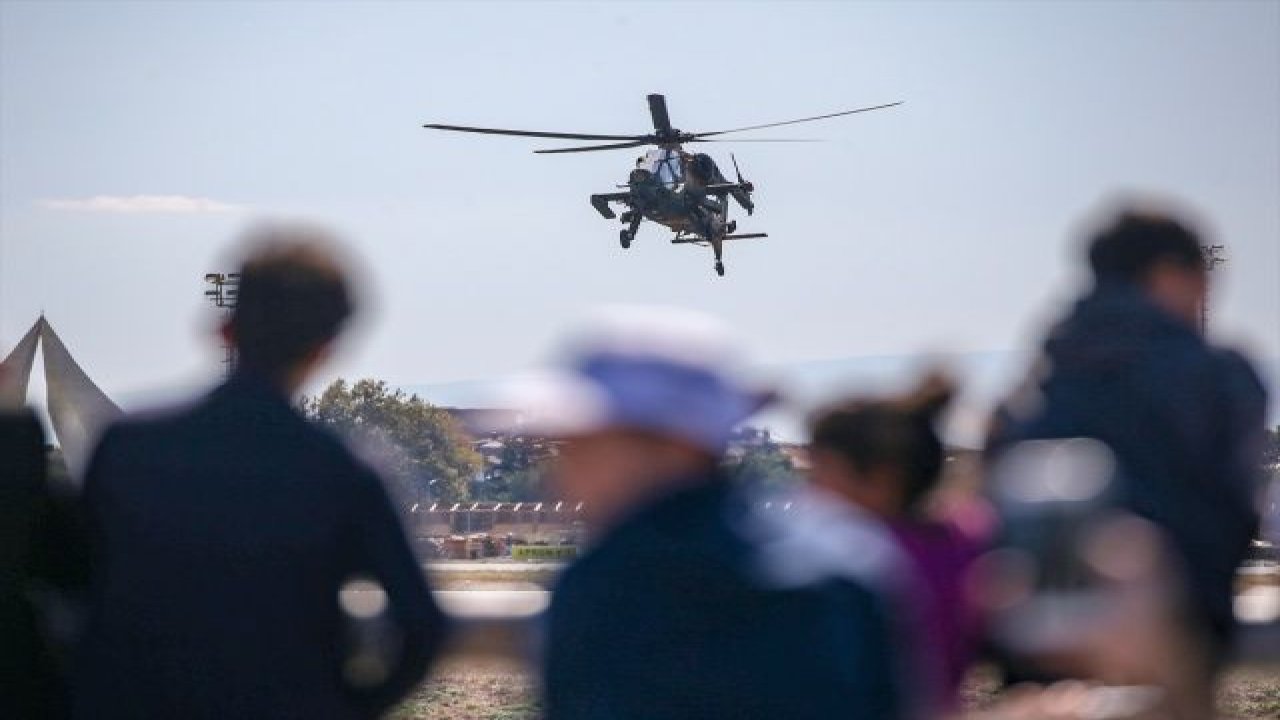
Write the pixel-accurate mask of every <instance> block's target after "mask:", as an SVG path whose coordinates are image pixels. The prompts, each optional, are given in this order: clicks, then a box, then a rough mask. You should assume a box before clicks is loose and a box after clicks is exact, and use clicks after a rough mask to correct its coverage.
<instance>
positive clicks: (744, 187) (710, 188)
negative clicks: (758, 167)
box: [702, 183, 756, 195]
mask: <svg viewBox="0 0 1280 720" xmlns="http://www.w3.org/2000/svg"><path fill="white" fill-rule="evenodd" d="M702 189H703V191H704V192H706V193H707V194H708V195H728V194H730V193H734V192H739V191H741V192H753V191H754V190H755V189H756V188H755V186H754V185H752V184H751V183H712V184H710V185H707V186H705V187H703V188H702Z"/></svg>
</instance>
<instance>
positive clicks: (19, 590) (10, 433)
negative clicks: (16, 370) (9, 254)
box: [0, 366, 78, 718]
mask: <svg viewBox="0 0 1280 720" xmlns="http://www.w3.org/2000/svg"><path fill="white" fill-rule="evenodd" d="M3 371H4V368H3V366H0V373H2V372H3ZM59 500H60V498H59V497H58V495H57V494H56V493H55V492H54V489H53V488H52V487H50V485H49V483H48V479H47V473H46V460H45V448H44V431H43V430H42V429H41V427H40V421H39V420H38V419H37V418H36V416H35V413H33V412H31V411H30V410H0V629H3V635H4V639H3V642H0V688H3V691H0V717H6V718H7V717H14V718H27V717H30V718H35V717H39V718H59V717H65V716H66V714H67V712H68V710H69V707H68V703H67V689H66V686H65V678H64V677H63V672H62V671H63V668H62V667H61V666H60V663H59V660H60V658H59V657H58V653H57V650H58V648H57V647H56V643H55V642H54V640H55V638H53V637H51V636H50V633H49V632H48V628H47V623H46V622H45V620H46V618H45V613H44V610H45V608H44V607H43V604H44V603H43V602H42V601H43V600H46V599H48V597H49V593H50V592H52V591H55V590H67V589H70V588H69V587H68V581H69V580H70V581H72V582H71V584H74V575H75V573H74V572H72V573H68V572H67V570H69V569H70V566H69V564H68V562H67V560H68V559H69V558H71V557H72V556H74V550H75V549H76V547H66V545H72V546H75V545H77V543H76V540H77V539H78V538H77V536H76V535H75V534H74V533H67V532H65V531H66V530H68V529H70V526H69V524H68V523H67V522H63V521H64V520H67V519H68V518H67V517H66V515H67V513H65V512H60V510H64V509H65V508H64V506H63V504H62V503H61V502H59ZM64 551H66V552H64Z"/></svg>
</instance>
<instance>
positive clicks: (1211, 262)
mask: <svg viewBox="0 0 1280 720" xmlns="http://www.w3.org/2000/svg"><path fill="white" fill-rule="evenodd" d="M1200 250H1201V252H1203V253H1204V269H1205V271H1206V273H1207V275H1206V283H1205V284H1206V287H1205V291H1204V301H1203V302H1201V303H1200V334H1201V335H1207V334H1208V332H1209V290H1210V287H1209V286H1210V285H1211V283H1209V282H1208V280H1209V278H1211V277H1212V275H1213V270H1214V268H1216V267H1218V266H1219V265H1221V264H1223V263H1225V262H1226V261H1227V259H1226V258H1225V257H1223V254H1224V252H1225V251H1226V247H1225V246H1223V245H1201V246H1200Z"/></svg>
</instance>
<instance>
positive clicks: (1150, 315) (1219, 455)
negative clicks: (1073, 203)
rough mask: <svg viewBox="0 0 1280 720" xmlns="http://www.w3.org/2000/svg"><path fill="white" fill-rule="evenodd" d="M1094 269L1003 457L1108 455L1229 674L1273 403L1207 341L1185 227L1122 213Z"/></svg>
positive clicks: (1102, 242)
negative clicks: (1075, 440) (1028, 449)
mask: <svg viewBox="0 0 1280 720" xmlns="http://www.w3.org/2000/svg"><path fill="white" fill-rule="evenodd" d="M1088 258H1089V266H1090V269H1091V271H1092V274H1093V280H1094V282H1093V287H1092V288H1091V289H1090V290H1089V291H1088V292H1087V293H1086V294H1085V295H1084V296H1083V297H1082V298H1081V299H1080V300H1079V301H1078V302H1077V303H1076V304H1075V306H1074V307H1073V308H1072V309H1071V310H1070V312H1069V313H1068V314H1067V316H1066V317H1065V318H1064V319H1063V320H1062V321H1061V322H1059V323H1058V324H1057V325H1056V326H1055V327H1054V328H1053V330H1052V331H1051V332H1050V333H1049V336H1048V339H1047V340H1046V341H1045V344H1044V351H1043V358H1042V360H1041V362H1040V363H1039V365H1038V368H1037V370H1036V372H1035V373H1033V375H1032V377H1031V378H1030V379H1029V380H1028V383H1027V384H1026V386H1025V387H1024V388H1023V389H1022V390H1021V391H1020V392H1019V393H1017V394H1016V395H1015V397H1014V398H1012V399H1011V400H1010V401H1009V402H1008V403H1007V404H1006V405H1005V406H1004V407H1003V408H1002V409H1001V410H999V411H998V413H997V416H996V418H995V422H994V424H993V434H992V437H991V452H992V453H993V454H996V455H998V454H999V452H1000V451H1001V450H1002V449H1003V448H1005V447H1007V446H1009V445H1010V444H1011V443H1014V442H1018V441H1021V440H1027V439H1036V438H1068V437H1076V436H1079V437H1088V438H1094V439H1097V440H1100V441H1102V442H1103V443H1105V444H1106V445H1107V446H1108V447H1109V448H1110V449H1111V451H1112V452H1113V453H1114V454H1115V456H1116V458H1117V462H1118V464H1119V471H1120V473H1119V475H1120V480H1119V483H1118V485H1119V487H1118V488H1117V489H1116V490H1117V498H1116V501H1117V502H1118V504H1119V505H1120V506H1121V507H1123V508H1125V509H1127V510H1129V511H1131V512H1133V513H1136V514H1137V515H1139V516H1141V517H1143V518H1146V519H1147V520H1150V521H1152V522H1153V523H1154V524H1155V525H1156V526H1158V527H1159V528H1160V529H1161V530H1163V531H1164V533H1165V535H1166V537H1167V541H1168V543H1169V544H1170V545H1171V548H1172V550H1173V559H1174V560H1175V562H1176V564H1178V565H1180V571H1181V576H1182V578H1183V580H1184V582H1182V583H1181V586H1182V588H1183V592H1182V595H1183V597H1182V598H1181V604H1182V609H1183V617H1184V620H1185V622H1186V623H1187V626H1188V628H1189V629H1190V631H1191V632H1192V633H1193V634H1195V635H1196V636H1198V638H1199V640H1200V643H1201V646H1202V647H1203V648H1204V653H1205V657H1206V659H1207V660H1208V665H1209V666H1210V667H1211V668H1212V667H1219V666H1220V665H1221V663H1222V661H1223V659H1224V658H1225V656H1226V653H1227V651H1228V650H1229V648H1230V642H1231V637H1232V631H1233V627H1234V624H1235V623H1234V618H1233V613H1232V584H1233V578H1234V575H1235V572H1236V568H1237V567H1238V566H1239V564H1240V562H1241V561H1242V560H1243V559H1244V556H1245V553H1246V550H1247V548H1248V545H1249V542H1250V540H1251V539H1252V537H1253V535H1254V533H1255V531H1256V529H1257V522H1258V515H1257V509H1256V505H1255V502H1256V497H1255V496H1256V493H1257V491H1258V488H1259V479H1260V478H1259V469H1260V468H1259V463H1258V458H1259V455H1258V452H1259V450H1260V448H1261V439H1262V436H1263V435H1262V434H1263V419H1264V415H1265V404H1266V398H1265V392H1264V389H1263V386H1262V384H1261V382H1260V380H1259V378H1258V376H1257V374H1256V373H1255V372H1254V370H1253V369H1252V368H1251V367H1250V365H1249V363H1248V362H1247V361H1246V360H1245V359H1244V358H1243V357H1242V356H1241V355H1239V354H1237V353H1235V352H1233V351H1230V350H1225V349H1221V348H1217V347H1214V346H1213V345H1210V344H1209V343H1207V342H1206V340H1205V338H1204V337H1203V336H1202V334H1201V332H1200V331H1199V324H1200V321H1201V315H1200V313H1201V308H1202V307H1203V304H1204V301H1205V296H1206V289H1207V275H1206V264H1205V258H1204V255H1203V252H1202V250H1201V246H1200V237H1199V236H1198V234H1197V233H1196V232H1195V231H1194V230H1192V229H1191V228H1190V227H1189V226H1188V225H1187V224H1185V223H1184V222H1183V221H1181V220H1179V219H1177V218H1175V217H1172V216H1169V215H1166V214H1158V213H1152V212H1146V211H1142V210H1126V211H1123V212H1121V213H1119V214H1118V215H1117V216H1116V217H1114V219H1112V220H1111V221H1110V222H1109V224H1107V225H1106V226H1105V227H1103V228H1102V229H1101V230H1100V231H1099V232H1098V233H1097V234H1096V236H1094V237H1093V239H1092V241H1091V243H1090V245H1089V249H1088Z"/></svg>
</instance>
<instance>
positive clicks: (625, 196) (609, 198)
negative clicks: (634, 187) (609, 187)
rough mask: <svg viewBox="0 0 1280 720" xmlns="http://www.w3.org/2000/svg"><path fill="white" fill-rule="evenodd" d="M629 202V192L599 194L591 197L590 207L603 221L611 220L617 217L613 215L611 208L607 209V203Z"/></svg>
mask: <svg viewBox="0 0 1280 720" xmlns="http://www.w3.org/2000/svg"><path fill="white" fill-rule="evenodd" d="M630 200H631V193H629V192H616V193H599V194H597V195H592V196H591V207H593V208H595V209H596V212H598V213H600V215H601V216H603V217H604V219H606V220H612V219H614V218H616V217H618V216H617V215H616V214H614V212H613V208H611V207H609V203H611V202H629V201H630Z"/></svg>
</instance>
